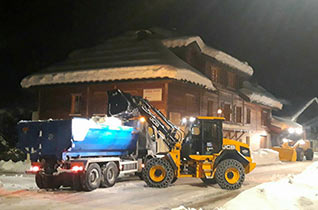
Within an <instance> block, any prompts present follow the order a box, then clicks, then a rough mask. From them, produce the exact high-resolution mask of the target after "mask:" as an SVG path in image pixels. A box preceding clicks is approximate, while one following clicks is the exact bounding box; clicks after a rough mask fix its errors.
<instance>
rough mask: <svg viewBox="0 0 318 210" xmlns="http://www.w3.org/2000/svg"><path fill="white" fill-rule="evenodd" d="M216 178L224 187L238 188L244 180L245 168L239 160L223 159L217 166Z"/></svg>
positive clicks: (227, 188)
mask: <svg viewBox="0 0 318 210" xmlns="http://www.w3.org/2000/svg"><path fill="white" fill-rule="evenodd" d="M215 179H216V182H217V183H218V185H219V186H220V187H221V188H222V189H226V190H236V189H238V188H240V187H241V185H242V184H243V182H244V179H245V174H244V168H243V166H242V164H241V163H240V162H239V161H237V160H234V159H226V160H223V161H222V162H220V164H219V165H218V166H217V168H216V171H215Z"/></svg>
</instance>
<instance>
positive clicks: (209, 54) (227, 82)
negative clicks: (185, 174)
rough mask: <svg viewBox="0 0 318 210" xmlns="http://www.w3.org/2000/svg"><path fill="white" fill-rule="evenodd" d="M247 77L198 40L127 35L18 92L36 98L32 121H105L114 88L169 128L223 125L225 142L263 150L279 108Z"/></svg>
mask: <svg viewBox="0 0 318 210" xmlns="http://www.w3.org/2000/svg"><path fill="white" fill-rule="evenodd" d="M252 74H253V69H252V67H251V66H249V65H248V64H247V63H245V62H241V61H239V60H237V59H235V58H233V57H232V56H230V55H228V54H226V53H224V52H221V51H219V50H216V49H213V48H211V47H209V46H207V45H205V43H204V42H203V41H202V40H201V38H200V37H198V36H187V37H185V36H178V35H176V34H173V33H172V32H170V31H165V30H162V29H158V28H151V29H149V30H141V31H131V32H127V33H125V34H123V35H122V36H119V37H116V38H113V39H110V40H107V41H105V42H104V43H102V44H101V45H98V46H95V47H92V48H89V49H82V50H78V51H74V52H73V53H71V54H70V55H69V57H68V58H67V59H66V60H65V61H63V62H61V63H58V64H56V65H53V66H50V67H48V68H46V69H44V70H43V71H41V72H39V73H35V74H33V75H29V76H27V77H25V78H24V79H23V80H22V82H21V85H22V87H24V88H32V89H34V90H35V91H37V92H38V97H39V103H38V110H37V112H36V113H37V118H38V119H48V118H55V119H56V118H58V119H60V118H63V119H65V118H71V117H75V116H77V117H87V118H88V117H91V116H94V115H105V114H106V110H107V94H106V91H107V90H111V89H114V88H119V89H121V90H123V91H125V92H129V93H131V94H133V95H139V96H143V97H145V98H147V99H148V100H149V101H150V102H151V103H152V104H153V105H154V106H155V107H157V108H159V109H160V110H161V111H162V112H163V113H164V114H165V115H166V116H168V117H169V118H170V120H171V121H172V122H174V123H175V124H179V123H180V122H181V119H182V118H183V117H186V116H198V115H217V110H218V109H222V110H223V115H224V117H225V119H226V122H225V123H224V136H225V137H228V138H234V139H240V140H241V141H243V142H247V143H248V144H250V145H251V147H252V149H254V150H255V149H258V148H260V147H270V146H271V142H270V130H269V127H268V125H269V122H270V118H271V110H272V109H281V108H282V104H281V103H280V102H279V101H278V100H277V99H276V98H275V97H274V96H272V95H271V94H270V93H268V92H267V91H266V90H264V88H262V87H260V86H258V85H255V84H252V83H250V82H248V80H249V78H250V77H251V76H252Z"/></svg>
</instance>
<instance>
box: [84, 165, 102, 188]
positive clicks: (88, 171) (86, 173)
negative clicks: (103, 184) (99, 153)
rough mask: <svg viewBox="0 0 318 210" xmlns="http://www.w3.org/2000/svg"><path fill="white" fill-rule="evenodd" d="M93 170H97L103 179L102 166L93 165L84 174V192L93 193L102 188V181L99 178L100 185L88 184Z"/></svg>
mask: <svg viewBox="0 0 318 210" xmlns="http://www.w3.org/2000/svg"><path fill="white" fill-rule="evenodd" d="M93 168H96V169H97V170H98V172H99V177H101V174H102V173H101V169H100V166H99V165H98V164H97V163H91V164H90V165H89V166H88V168H87V170H86V172H85V173H84V174H83V176H82V178H81V183H82V188H83V190H85V191H92V190H95V189H97V188H98V187H99V186H100V181H101V179H100V178H99V184H98V185H97V186H91V185H90V184H89V183H88V181H87V180H88V174H89V173H90V171H91V170H92V169H93Z"/></svg>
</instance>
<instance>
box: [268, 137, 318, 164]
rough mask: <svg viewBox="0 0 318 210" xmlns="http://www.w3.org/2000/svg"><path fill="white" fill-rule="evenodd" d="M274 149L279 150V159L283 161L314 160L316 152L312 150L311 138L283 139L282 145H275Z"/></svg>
mask: <svg viewBox="0 0 318 210" xmlns="http://www.w3.org/2000/svg"><path fill="white" fill-rule="evenodd" d="M272 149H273V150H275V151H277V152H279V159H280V160H281V161H292V162H294V161H303V160H304V157H305V158H306V160H313V157H314V152H313V150H312V146H311V142H310V141H309V140H303V139H300V140H297V141H295V140H291V139H286V138H285V139H283V143H282V145H281V146H280V147H273V148H272Z"/></svg>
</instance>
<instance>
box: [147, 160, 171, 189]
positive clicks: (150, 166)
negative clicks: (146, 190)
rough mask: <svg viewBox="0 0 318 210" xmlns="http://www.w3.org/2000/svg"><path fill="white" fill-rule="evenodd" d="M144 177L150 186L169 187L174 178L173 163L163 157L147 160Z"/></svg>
mask: <svg viewBox="0 0 318 210" xmlns="http://www.w3.org/2000/svg"><path fill="white" fill-rule="evenodd" d="M143 178H144V181H145V182H146V183H147V185H148V186H149V187H157V188H164V187H168V186H169V185H170V184H171V182H172V180H173V178H174V171H173V169H172V166H171V164H170V163H169V162H168V161H167V160H165V159H162V158H152V159H150V160H148V161H147V163H146V166H145V168H144V170H143Z"/></svg>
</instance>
